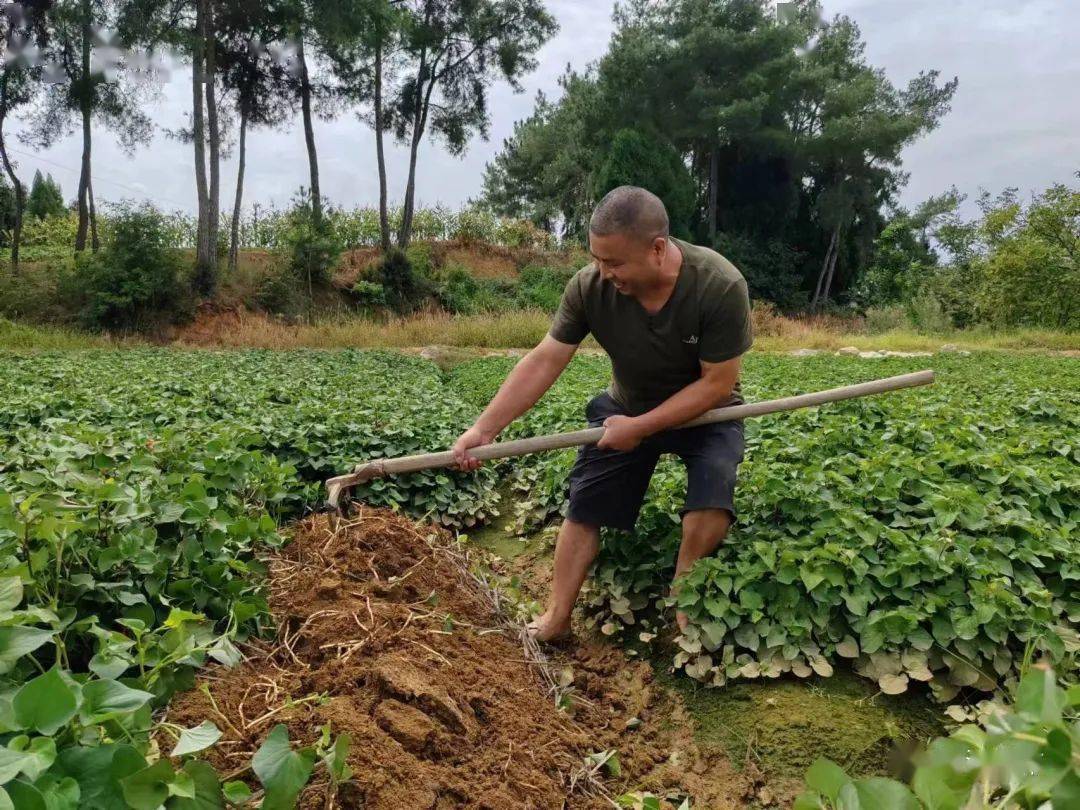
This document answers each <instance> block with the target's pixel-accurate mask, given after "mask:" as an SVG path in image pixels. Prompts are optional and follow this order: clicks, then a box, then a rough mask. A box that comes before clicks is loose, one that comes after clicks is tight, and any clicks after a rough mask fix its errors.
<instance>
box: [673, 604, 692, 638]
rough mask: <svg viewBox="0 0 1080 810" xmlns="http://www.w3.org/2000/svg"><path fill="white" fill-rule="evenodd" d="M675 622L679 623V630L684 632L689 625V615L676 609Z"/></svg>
mask: <svg viewBox="0 0 1080 810" xmlns="http://www.w3.org/2000/svg"><path fill="white" fill-rule="evenodd" d="M675 624H677V625H679V630H680V631H681V632H683V633H685V632H686V628H687V627H689V626H690V617H689V616H687V615H686V614H685V613H683V612H682V611H681V610H676V611H675Z"/></svg>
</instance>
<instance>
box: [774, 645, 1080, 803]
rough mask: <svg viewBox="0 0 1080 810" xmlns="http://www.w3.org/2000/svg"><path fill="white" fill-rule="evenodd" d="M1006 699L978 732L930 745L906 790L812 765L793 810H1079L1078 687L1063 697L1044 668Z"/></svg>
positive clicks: (821, 763) (966, 728)
mask: <svg viewBox="0 0 1080 810" xmlns="http://www.w3.org/2000/svg"><path fill="white" fill-rule="evenodd" d="M1014 697H1015V702H1014V703H1013V705H1012V706H1011V707H1009V708H1008V709H1002V710H999V711H997V712H995V713H993V714H991V715H990V716H989V717H987V719H986V720H985V721H984V722H983V723H982V725H971V724H969V725H963V726H961V727H960V728H958V729H957V730H956V731H954V732H953V733H952V734H950V735H949V736H948V737H943V738H938V739H936V740H934V741H933V742H931V743H930V745H929V746H928V747H927V749H926V750H925V751H924V752H922V754H921V755H920V756H919V757H918V758H917V760H916V762H917V767H916V769H915V772H914V775H913V776H912V779H911V787H910V788H909V787H907V786H906V785H903V784H901V783H900V782H897V781H895V780H892V779H884V778H870V779H852V778H851V777H849V776H848V775H847V774H846V773H845V772H844V770H843V769H842V768H840V766H838V765H836V764H835V763H833V762H830V761H829V760H826V759H819V760H818V761H817V762H815V763H814V764H813V766H811V768H810V770H809V771H808V772H807V774H806V785H807V788H808V790H807V791H806V792H805V793H803V794H802V795H801V796H800V797H799V798H798V800H797V801H796V802H795V808H796V810H818V809H819V808H837V809H838V810H839V808H868V810H869V808H874V810H878V808H881V810H891V809H892V808H898V810H908V808H911V810H920V808H933V810H976V809H977V808H1002V809H1004V808H1026V807H1044V808H1053V810H1066V809H1067V808H1071V807H1076V806H1080V725H1078V722H1077V721H1078V719H1080V716H1078V714H1077V711H1078V708H1080V687H1077V686H1072V687H1070V688H1068V689H1064V688H1062V687H1061V686H1059V685H1058V683H1057V681H1056V679H1055V677H1054V673H1053V671H1052V670H1051V669H1050V668H1049V667H1046V666H1034V667H1031V668H1030V669H1029V670H1028V671H1027V672H1026V674H1025V675H1024V677H1023V678H1022V679H1021V681H1020V683H1019V686H1018V687H1017V689H1016V693H1015V696H1014Z"/></svg>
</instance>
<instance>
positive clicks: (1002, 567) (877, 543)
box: [455, 355, 1080, 699]
mask: <svg viewBox="0 0 1080 810" xmlns="http://www.w3.org/2000/svg"><path fill="white" fill-rule="evenodd" d="M934 365H935V367H936V369H937V371H938V372H939V374H938V382H937V383H936V384H935V385H934V386H933V387H931V388H929V389H917V390H911V391H906V392H902V393H896V394H890V395H887V396H883V397H878V398H873V399H864V400H857V401H850V402H846V403H842V404H835V405H830V406H826V407H823V408H821V409H817V410H805V411H798V412H793V413H790V414H785V415H779V416H773V417H767V418H763V419H760V420H752V421H751V422H749V423H748V424H747V427H746V437H747V459H746V462H745V463H744V464H743V465H742V467H741V468H740V485H739V488H738V492H737V496H736V507H737V510H738V513H739V514H738V524H737V526H736V527H735V529H734V531H733V535H732V537H731V539H730V540H729V542H727V543H726V544H724V546H723V547H722V548H721V549H720V550H719V551H718V552H717V553H716V554H715V555H714V556H712V557H711V558H709V559H708V560H706V561H704V562H703V563H701V564H699V565H698V566H696V567H695V568H694V569H693V571H692V572H691V573H690V574H689V575H688V576H687V578H686V580H685V582H684V585H683V587H682V588H681V589H680V591H679V593H680V595H679V600H678V601H679V605H680V607H682V608H683V609H684V610H686V611H687V612H688V613H689V614H690V615H691V617H692V618H693V619H694V623H693V624H692V626H691V627H690V629H689V630H688V631H687V633H685V634H683V635H682V636H681V637H680V638H679V640H678V642H679V644H680V646H681V648H682V649H681V651H680V652H679V653H678V655H677V656H676V658H675V663H676V665H677V666H681V667H683V668H685V670H686V671H687V672H688V673H689V674H691V675H692V676H694V677H696V678H698V679H701V680H704V681H708V682H710V683H713V684H717V685H719V684H723V683H724V682H725V681H726V680H728V679H730V678H736V677H750V678H753V677H777V676H779V675H781V674H782V673H784V672H794V673H795V674H797V675H800V676H809V675H810V674H812V673H815V672H816V673H818V674H821V675H828V674H830V673H831V672H832V668H833V663H834V662H835V661H836V659H837V658H838V657H839V658H850V659H853V661H854V665H855V667H856V668H857V669H858V670H859V671H860V672H861V673H863V674H864V675H866V676H868V677H870V678H873V679H874V680H876V681H877V682H878V684H879V685H880V687H881V689H882V690H883V691H885V692H888V693H897V692H902V691H904V690H905V689H906V688H907V687H908V685H909V683H910V681H911V680H919V681H928V682H929V683H930V686H931V688H933V689H934V691H935V692H936V693H937V694H938V696H939V697H941V698H942V699H950V698H951V697H953V696H954V695H955V694H956V693H957V691H958V689H959V688H961V687H978V688H980V689H987V690H988V689H991V688H993V687H994V685H995V684H997V683H999V682H1001V681H1002V680H1003V679H1008V678H1010V677H1012V676H1013V675H1014V674H1015V672H1016V671H1017V666H1018V664H1019V662H1020V661H1021V660H1022V659H1023V658H1024V657H1025V656H1026V655H1030V654H1033V653H1035V654H1040V653H1045V654H1046V655H1048V656H1049V657H1050V658H1051V659H1052V660H1054V661H1060V660H1062V659H1064V658H1066V657H1070V658H1071V656H1072V655H1073V654H1074V653H1076V652H1077V651H1078V650H1080V637H1078V635H1077V632H1076V628H1077V623H1078V622H1080V588H1078V582H1080V531H1078V530H1080V522H1078V521H1080V441H1078V440H1077V436H1080V363H1078V362H1077V361H1075V360H1071V359H1049V358H1030V357H1004V356H989V355H987V356H976V357H973V358H953V359H946V358H943V357H938V358H935V360H934ZM507 367H508V365H507V361H505V360H503V359H501V358H493V359H486V360H482V361H478V362H476V363H474V364H471V365H468V366H464V367H461V368H459V369H458V370H457V371H456V372H455V384H456V386H457V387H458V389H459V390H461V391H462V392H463V393H464V395H465V396H466V397H471V398H472V399H473V400H474V401H475V402H477V403H479V402H481V401H483V400H485V399H486V398H487V397H488V396H489V395H490V394H491V393H492V391H493V390H494V388H495V387H496V386H497V384H498V381H499V380H500V379H501V378H502V377H503V376H504V374H505V373H506V371H507ZM918 367H919V361H915V360H880V361H874V362H873V363H868V362H866V361H860V360H847V359H841V358H834V357H824V358H800V359H795V358H784V357H770V356H760V355H751V356H750V357H749V358H748V362H747V364H746V370H745V372H744V380H745V383H744V385H745V389H746V392H747V394H748V396H749V397H750V398H752V399H755V400H760V399H768V398H773V397H778V396H784V395H789V394H792V393H796V392H799V391H809V390H817V389H821V388H827V387H832V386H836V385H843V384H847V383H851V382H854V381H857V380H864V379H868V378H869V377H872V376H886V375H890V374H897V373H901V372H904V371H910V370H914V369H915V368H918ZM608 374H609V366H608V364H607V363H606V361H604V360H603V359H601V358H580V359H578V360H577V361H575V363H574V365H573V366H572V368H571V372H570V373H569V374H568V375H566V377H565V378H564V380H563V381H561V382H560V383H559V384H558V385H557V386H556V388H555V389H554V390H553V391H552V392H551V394H549V395H548V397H546V398H545V399H544V400H542V401H541V403H540V405H539V406H538V408H537V409H536V410H535V411H534V412H533V413H532V414H530V415H528V416H527V417H525V418H524V419H523V420H521V421H520V422H519V423H517V424H515V425H514V426H513V427H512V428H511V431H510V432H511V433H512V434H518V435H526V434H530V433H533V432H539V431H549V430H560V429H562V430H565V429H571V428H572V427H574V426H577V425H579V424H580V423H581V420H582V418H583V416H582V407H583V404H584V402H585V401H587V399H588V397H589V396H591V395H592V394H593V393H595V392H597V391H599V390H601V389H602V388H603V386H604V385H605V384H606V382H607V378H608ZM572 460H573V454H572V453H563V454H558V455H549V456H544V457H536V458H533V459H530V460H528V461H525V462H523V463H520V464H518V465H517V467H516V470H515V473H514V478H515V480H516V483H517V485H518V486H519V488H520V489H521V491H522V503H521V504H520V505H519V508H520V509H522V510H523V513H522V516H523V522H522V525H523V526H526V527H527V526H528V525H530V523H533V524H535V523H536V522H539V521H543V520H546V519H547V518H548V517H549V516H550V515H552V514H554V513H555V512H557V511H558V509H559V508H560V506H561V505H562V503H563V497H564V491H565V483H566V477H567V474H568V472H569V469H570V465H571V463H572ZM683 493H684V473H683V471H682V469H681V466H680V465H679V464H678V463H677V462H676V461H673V460H662V462H661V465H660V467H659V468H658V472H657V475H656V476H655V477H654V480H653V484H652V487H651V489H650V493H649V497H648V499H647V502H646V505H645V507H644V509H643V511H642V514H641V517H640V519H639V522H638V525H637V527H636V531H635V532H633V533H618V532H611V533H608V534H606V535H605V540H604V545H603V553H602V556H601V558H600V560H599V562H598V565H597V571H596V576H595V580H594V581H595V583H596V586H594V588H593V589H592V591H591V601H592V604H593V607H594V609H595V610H596V611H597V612H596V614H595V615H596V618H597V621H598V622H599V624H600V625H601V627H602V629H603V630H604V631H605V632H607V633H616V632H623V633H630V632H633V633H636V634H638V635H639V637H640V638H641V639H642V640H650V639H651V638H652V637H653V635H654V634H653V632H652V631H653V630H654V627H653V626H652V625H653V621H654V618H655V613H656V610H657V608H659V607H661V606H662V605H663V603H664V601H665V594H666V590H667V585H668V584H669V581H670V577H671V575H672V570H673V564H674V557H675V551H676V549H677V545H678V541H679V518H678V510H679V507H680V506H681V499H682V496H683ZM597 586H598V587H597Z"/></svg>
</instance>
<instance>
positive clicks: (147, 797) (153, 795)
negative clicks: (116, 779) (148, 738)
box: [120, 759, 176, 810]
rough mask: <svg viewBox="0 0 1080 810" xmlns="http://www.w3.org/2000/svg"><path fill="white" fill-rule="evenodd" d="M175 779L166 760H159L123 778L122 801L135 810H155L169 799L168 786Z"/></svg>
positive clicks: (121, 781)
mask: <svg viewBox="0 0 1080 810" xmlns="http://www.w3.org/2000/svg"><path fill="white" fill-rule="evenodd" d="M175 778H176V773H175V772H174V771H173V767H172V765H170V764H169V760H167V759H159V760H158V761H157V762H155V763H154V764H153V765H150V766H149V767H147V768H143V769H142V770H141V771H136V772H135V773H133V774H132V775H131V776H127V777H124V778H123V779H121V780H120V784H121V785H122V786H123V790H124V800H125V801H126V802H127V803H128V804H130V805H131V806H132V807H133V808H135V810H157V808H159V807H161V805H163V804H164V803H165V800H166V799H168V798H169V785H170V784H171V783H172V782H173V780H174V779H175Z"/></svg>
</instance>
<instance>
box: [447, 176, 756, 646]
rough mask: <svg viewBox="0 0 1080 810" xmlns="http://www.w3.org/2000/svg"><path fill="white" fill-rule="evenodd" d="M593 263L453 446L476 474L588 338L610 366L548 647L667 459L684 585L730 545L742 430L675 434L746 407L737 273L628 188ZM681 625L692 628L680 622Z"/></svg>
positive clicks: (567, 529) (743, 307)
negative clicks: (682, 475) (708, 416)
mask: <svg viewBox="0 0 1080 810" xmlns="http://www.w3.org/2000/svg"><path fill="white" fill-rule="evenodd" d="M589 252H590V253H591V254H592V257H593V261H592V263H591V264H589V265H588V266H586V267H584V268H583V269H581V270H580V271H578V273H577V274H576V275H574V277H573V278H572V279H571V280H570V282H569V283H568V284H567V286H566V291H565V292H564V293H563V298H562V302H561V303H560V305H559V310H558V313H557V314H556V316H555V320H554V323H553V325H552V327H551V331H550V332H549V333H548V335H547V336H546V337H545V338H544V339H543V340H542V341H541V342H540V344H539V345H538V346H536V348H534V349H533V350H532V351H530V352H529V353H528V354H527V355H525V357H523V358H522V359H521V361H520V362H519V363H518V364H517V365H516V366H515V367H514V370H513V371H511V372H510V375H509V376H508V377H507V378H506V381H505V382H504V383H503V384H502V387H501V388H500V389H499V391H498V393H497V394H496V395H495V397H494V398H493V399H492V400H491V402H490V404H489V405H488V406H487V408H486V409H485V410H484V412H483V413H482V414H481V415H480V418H479V419H477V420H476V423H475V424H474V425H473V426H472V427H471V428H469V429H468V430H467V431H465V432H464V433H463V434H462V435H461V437H460V438H458V440H457V442H456V443H455V444H454V448H453V449H454V454H455V456H456V457H457V462H458V466H459V467H460V468H461V469H465V470H471V469H476V467H478V466H479V463H480V462H479V461H477V460H476V459H475V458H473V457H472V456H470V455H469V449H470V448H472V447H476V446H478V445H481V444H487V443H489V442H492V441H494V440H495V438H496V436H498V435H499V433H500V432H501V431H502V430H503V428H505V427H506V426H507V425H508V424H510V423H511V422H512V421H513V420H514V419H516V418H517V417H519V416H521V414H523V413H525V412H526V411H527V410H529V409H530V408H531V407H532V406H533V405H534V404H535V403H536V401H537V400H538V399H540V397H541V396H543V394H544V392H545V391H547V390H548V389H549V388H550V387H551V385H552V384H553V383H554V382H555V380H556V379H558V377H559V375H560V374H561V373H562V372H563V370H564V369H565V368H566V366H567V364H568V363H569V362H570V359H571V358H572V357H573V356H574V352H575V351H577V348H578V346H579V345H580V344H581V341H582V340H584V339H585V337H586V335H588V334H590V333H591V334H592V335H593V336H594V337H595V338H596V340H597V342H598V343H599V344H600V345H601V346H602V347H603V349H604V350H605V351H606V352H607V354H608V356H609V357H610V358H611V366H612V372H613V374H612V381H611V386H610V387H609V388H608V390H607V391H605V392H603V393H601V394H599V395H598V396H596V397H594V398H593V399H592V400H591V401H590V402H589V403H588V406H587V407H586V409H585V415H586V417H587V419H588V421H589V425H590V426H592V427H598V426H600V425H603V426H604V427H605V428H606V430H605V431H604V435H603V438H601V439H600V441H599V442H598V443H597V444H596V445H593V446H588V447H584V448H582V449H581V451H580V452H579V453H578V457H577V462H576V463H575V465H574V468H573V471H572V472H571V473H570V503H569V508H568V511H567V517H566V520H565V521H564V522H563V525H562V527H561V529H560V531H559V539H558V542H557V544H556V547H555V574H554V581H553V583H552V592H551V598H550V599H549V601H548V605H547V610H546V611H545V612H544V613H543V614H542V615H540V616H538V617H536V618H535V619H534V620H533V622H532V624H531V625H530V628H529V629H530V632H531V633H532V634H533V635H534V637H535V638H537V639H538V640H540V641H549V640H552V639H555V638H557V637H559V636H562V635H564V634H566V633H567V632H569V629H570V614H571V612H572V610H573V607H574V603H575V602H576V601H577V597H578V593H579V591H580V590H581V586H582V584H583V583H584V581H585V577H586V575H587V574H588V571H589V567H590V566H591V565H592V562H593V560H594V559H595V558H596V554H597V551H598V550H599V544H600V529H601V528H602V527H605V526H607V527H611V528H615V529H622V530H625V531H632V530H633V528H634V524H635V523H636V521H637V515H638V511H639V510H640V508H641V504H642V501H643V500H644V498H645V492H646V490H647V489H648V486H649V480H650V479H651V477H652V473H653V470H654V468H655V466H656V462H657V460H658V459H659V457H660V456H661V455H663V454H665V453H672V454H675V455H677V456H678V457H679V458H680V459H681V460H682V462H683V463H684V464H685V465H686V471H687V480H688V483H687V492H686V499H685V502H684V505H683V509H682V544H681V546H680V548H679V556H678V559H677V560H676V563H675V577H676V578H678V576H679V575H680V574H682V573H683V572H685V571H687V570H688V569H689V568H690V566H692V565H693V564H694V562H695V561H696V560H698V559H700V558H701V557H703V556H705V555H708V554H711V553H712V552H713V551H714V550H715V549H716V548H717V546H718V545H719V544H720V543H721V542H722V541H723V540H724V538H725V537H726V536H727V533H728V530H729V529H730V527H731V525H732V523H733V522H734V518H735V508H734V492H735V477H736V470H737V468H738V465H739V463H740V462H741V461H742V458H743V426H742V423H741V422H722V423H719V424H714V425H703V426H701V427H694V428H683V429H676V428H677V426H678V425H681V424H683V423H684V422H688V421H690V420H691V419H694V418H695V417H697V416H700V415H701V414H703V413H704V412H705V411H707V410H709V409H711V408H716V407H722V406H727V405H734V404H737V403H739V402H741V401H742V400H741V398H740V395H739V370H740V362H741V361H740V358H741V356H742V355H743V354H744V353H745V352H746V351H747V350H748V349H749V348H750V344H751V342H752V340H753V337H752V332H751V325H750V301H749V297H748V295H747V290H746V281H745V280H744V279H743V277H742V274H740V273H739V271H738V270H737V269H736V268H735V267H734V265H732V264H731V262H729V261H728V260H727V259H725V258H724V257H723V256H721V255H720V254H718V253H716V252H715V251H712V250H709V249H707V248H703V247H697V246H695V245H691V244H688V243H686V242H683V241H681V240H679V239H675V238H673V237H671V236H670V235H669V234H668V216H667V211H666V210H665V209H664V204H663V203H662V202H661V201H660V199H659V198H658V197H656V196H655V195H654V194H652V193H650V192H648V191H646V190H645V189H643V188H637V187H634V186H621V187H619V188H616V189H614V190H613V191H611V192H610V193H609V194H607V196H605V197H604V199H602V200H601V201H600V204H599V205H598V206H597V207H596V210H595V211H594V212H593V216H592V219H591V220H590V222H589ZM676 618H677V621H678V623H679V626H680V628H683V627H685V625H686V617H685V615H683V614H682V613H677V614H676Z"/></svg>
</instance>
